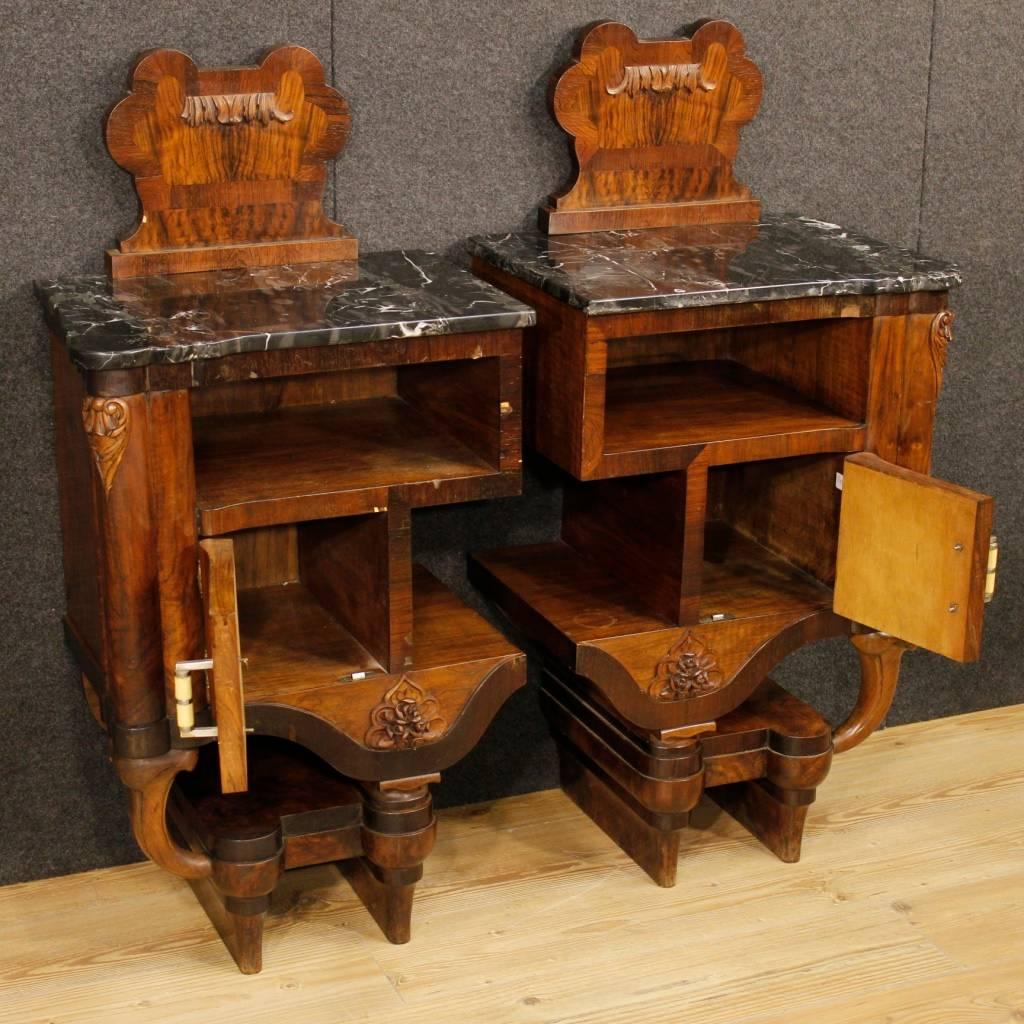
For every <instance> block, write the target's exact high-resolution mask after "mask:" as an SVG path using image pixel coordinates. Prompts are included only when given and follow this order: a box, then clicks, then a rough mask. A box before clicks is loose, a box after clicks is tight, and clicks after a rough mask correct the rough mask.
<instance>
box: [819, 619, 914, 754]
mask: <svg viewBox="0 0 1024 1024" xmlns="http://www.w3.org/2000/svg"><path fill="white" fill-rule="evenodd" d="M850 642H851V643H852V644H853V646H854V647H856V648H857V656H858V657H859V659H860V694H859V696H858V697H857V704H856V706H855V707H854V709H853V711H851V712H850V714H849V716H848V717H847V719H846V720H845V721H844V722H843V723H842V724H841V725H839V726H837V727H836V728H835V729H833V730H832V749H833V750H834V751H835V753H837V754H842V753H844V752H845V751H847V750H852V749H853V748H854V747H856V746H858V745H859V744H861V743H863V742H864V741H865V740H866V739H867V738H868V737H869V736H870V735H871V734H872V733H873V732H874V731H875V730H876V729H877V728H878V727H879V726H880V725H881V724H882V721H883V719H884V718H885V716H886V715H887V714H888V713H889V708H890V707H892V699H893V697H894V696H895V695H896V683H897V681H898V680H899V677H900V662H901V660H902V659H903V655H904V654H905V653H906V652H907V651H912V650H913V649H914V647H913V645H912V644H908V643H906V642H905V641H903V640H898V639H897V638H896V637H894V636H889V635H888V634H887V633H858V634H854V635H853V636H851V637H850Z"/></svg>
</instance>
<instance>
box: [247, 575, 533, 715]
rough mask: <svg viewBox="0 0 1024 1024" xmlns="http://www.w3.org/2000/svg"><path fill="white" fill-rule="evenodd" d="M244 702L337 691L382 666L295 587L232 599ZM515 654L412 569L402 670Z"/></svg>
mask: <svg viewBox="0 0 1024 1024" xmlns="http://www.w3.org/2000/svg"><path fill="white" fill-rule="evenodd" d="M238 614H239V627H240V633H241V646H242V656H243V658H244V659H245V694H246V702H247V703H254V704H255V703H261V702H280V701H282V700H285V699H286V698H287V697H288V696H289V695H290V694H298V693H305V692H308V691H310V690H320V689H325V688H326V689H337V688H338V687H339V686H341V685H343V684H344V683H346V682H348V681H351V678H352V676H353V674H354V673H366V675H367V676H374V675H384V674H385V670H384V668H383V666H382V665H381V664H380V663H379V662H378V661H377V660H376V659H374V658H373V656H372V655H371V654H370V653H369V652H368V651H367V650H366V649H365V648H364V647H363V646H362V645H361V644H360V643H359V642H358V641H357V640H356V639H355V638H354V637H353V636H352V635H351V633H349V632H348V631H347V630H346V629H345V628H344V626H342V625H341V624H340V623H339V622H338V620H337V619H335V618H334V617H333V616H332V615H331V614H330V613H329V612H328V611H327V610H326V609H325V608H324V607H323V605H322V604H321V603H320V602H319V601H317V599H316V598H315V597H313V595H312V594H311V593H310V592H309V591H308V590H307V589H306V587H304V586H303V585H302V584H301V583H299V582H291V583H280V584H277V585H275V586H270V587H257V588H255V589H252V590H242V591H239V594H238ZM516 654H518V651H517V650H516V648H515V647H513V646H512V645H511V644H510V643H509V642H508V640H506V639H505V638H504V637H503V636H502V635H501V634H500V633H499V632H498V631H497V630H496V629H494V627H493V626H491V625H490V624H489V623H487V622H486V621H485V620H484V619H483V618H482V617H481V616H480V615H478V614H477V613H476V612H475V611H473V610H472V609H471V608H469V607H467V606H466V605H465V604H463V603H462V601H460V600H459V598H458V597H456V596H455V595H454V594H453V593H452V592H451V591H450V590H448V588H447V587H445V586H444V584H443V583H441V582H440V581H439V580H437V579H436V578H435V577H434V576H432V575H431V574H430V573H429V572H428V571H427V570H426V569H424V568H423V567H422V566H414V568H413V654H412V661H411V663H410V664H409V665H408V666H407V669H408V670H409V671H420V670H425V669H432V668H438V667H441V666H446V665H461V664H468V663H475V662H479V661H487V660H489V659H500V658H505V657H510V656H513V655H516Z"/></svg>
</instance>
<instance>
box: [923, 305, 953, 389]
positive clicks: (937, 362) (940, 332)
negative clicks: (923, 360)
mask: <svg viewBox="0 0 1024 1024" xmlns="http://www.w3.org/2000/svg"><path fill="white" fill-rule="evenodd" d="M955 319H956V313H954V312H953V310H951V309H944V310H943V311H942V312H941V313H939V314H937V315H936V317H935V319H934V320H933V321H932V328H931V333H930V334H929V336H928V347H929V350H930V351H931V356H932V366H934V367H935V378H936V380H938V381H939V382H940V383H941V382H942V371H943V370H944V369H945V368H946V354H947V353H948V351H949V343H950V342H951V341H952V340H953V321H954V320H955Z"/></svg>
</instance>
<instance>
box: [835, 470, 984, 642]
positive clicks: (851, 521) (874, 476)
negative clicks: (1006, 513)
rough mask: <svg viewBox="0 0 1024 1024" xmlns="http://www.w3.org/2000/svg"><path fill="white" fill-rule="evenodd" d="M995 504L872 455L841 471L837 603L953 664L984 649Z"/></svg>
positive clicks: (838, 608)
mask: <svg viewBox="0 0 1024 1024" xmlns="http://www.w3.org/2000/svg"><path fill="white" fill-rule="evenodd" d="M991 533H992V499H991V498H990V497H988V496H987V495H984V494H979V493H977V492H976V491H971V490H968V489H967V488H965V487H958V486H956V485H954V484H949V483H946V482H945V481H942V480H935V479H933V478H932V477H928V476H925V475H923V474H921V473H914V472H912V471H910V470H907V469H902V468H901V467H899V466H894V465H893V464H891V463H888V462H886V461H884V460H883V459H880V458H878V456H876V455H872V454H869V453H866V452H864V453H860V454H857V455H852V456H850V457H849V458H847V459H846V461H845V464H844V470H843V497H842V506H841V510H840V516H839V551H838V556H837V563H836V582H835V596H834V602H833V607H834V609H835V611H836V612H837V613H838V614H839V615H843V616H845V617H846V618H848V619H852V620H853V621H855V622H859V623H862V624H863V625H865V626H870V627H871V628H872V629H876V630H880V631H882V632H884V633H889V634H891V635H892V636H896V637H899V638H900V639H901V640H906V641H907V642H908V643H911V644H914V645H915V646H918V647H923V648H925V649H926V650H929V651H934V652H935V653H936V654H942V655H945V656H946V657H948V658H953V659H955V660H956V661H973V660H975V659H976V658H977V657H978V653H979V649H980V645H981V625H982V611H983V607H984V592H985V570H986V567H987V563H988V549H989V540H990V537H991Z"/></svg>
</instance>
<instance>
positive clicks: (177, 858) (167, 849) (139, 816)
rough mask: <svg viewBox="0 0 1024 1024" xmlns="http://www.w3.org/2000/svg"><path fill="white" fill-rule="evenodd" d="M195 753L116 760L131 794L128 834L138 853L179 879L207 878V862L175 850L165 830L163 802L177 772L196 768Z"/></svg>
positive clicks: (200, 856) (202, 856)
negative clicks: (135, 844)
mask: <svg viewBox="0 0 1024 1024" xmlns="http://www.w3.org/2000/svg"><path fill="white" fill-rule="evenodd" d="M198 758H199V752H198V751H196V750H168V751H167V753H166V754H162V755H160V757H142V758H128V757H121V758H117V759H116V762H115V763H116V765H117V772H118V774H119V775H120V776H121V781H122V782H123V783H124V784H125V785H126V786H127V787H128V788H129V789H130V790H131V814H132V832H133V833H134V834H135V841H136V842H137V843H138V844H139V846H140V847H142V852H143V853H144V854H145V855H146V856H147V857H148V858H149V859H150V860H151V861H152V862H153V863H154V864H156V865H157V866H158V867H161V868H163V869H164V870H165V871H169V872H170V873H171V874H172V875H177V876H178V877H179V878H190V879H196V878H209V877H210V875H211V873H212V870H213V868H212V864H211V862H210V858H209V857H207V856H206V855H205V854H202V853H196V852H195V851H193V850H188V849H185V848H184V847H182V846H179V845H178V843H176V842H175V841H174V839H173V838H172V837H171V834H170V832H169V831H168V830H167V798H168V797H169V796H170V792H171V786H172V785H173V784H174V779H175V777H176V776H177V774H178V772H186V771H191V770H192V769H193V768H195V766H196V761H197V760H198Z"/></svg>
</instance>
